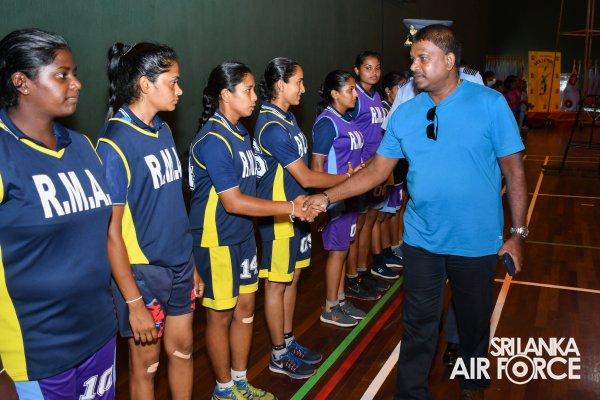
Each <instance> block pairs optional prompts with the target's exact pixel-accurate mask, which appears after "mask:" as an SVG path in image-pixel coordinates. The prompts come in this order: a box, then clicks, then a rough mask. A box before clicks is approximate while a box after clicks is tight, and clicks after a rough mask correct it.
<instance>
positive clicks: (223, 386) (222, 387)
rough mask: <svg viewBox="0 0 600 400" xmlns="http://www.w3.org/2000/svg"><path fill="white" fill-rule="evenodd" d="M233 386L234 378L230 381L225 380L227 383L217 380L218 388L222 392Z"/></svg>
mask: <svg viewBox="0 0 600 400" xmlns="http://www.w3.org/2000/svg"><path fill="white" fill-rule="evenodd" d="M231 387H233V380H231V381H229V382H225V383H221V382H219V381H217V389H219V391H220V392H222V391H224V390H227V389H229V388H231Z"/></svg>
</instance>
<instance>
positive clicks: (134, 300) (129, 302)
mask: <svg viewBox="0 0 600 400" xmlns="http://www.w3.org/2000/svg"><path fill="white" fill-rule="evenodd" d="M142 297H143V296H140V297H138V298H135V299H133V300H125V303H126V304H131V303H135V302H136V301H138V300H141V299H142Z"/></svg>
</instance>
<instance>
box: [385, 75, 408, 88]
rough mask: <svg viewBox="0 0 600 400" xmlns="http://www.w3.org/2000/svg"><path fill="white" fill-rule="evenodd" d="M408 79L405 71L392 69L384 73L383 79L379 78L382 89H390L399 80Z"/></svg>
mask: <svg viewBox="0 0 600 400" xmlns="http://www.w3.org/2000/svg"><path fill="white" fill-rule="evenodd" d="M406 79H408V77H407V74H406V73H405V72H398V71H392V72H388V73H387V74H385V76H384V77H383V79H382V80H381V87H382V88H383V90H385V89H392V88H393V87H394V86H396V85H397V84H398V83H399V82H400V81H401V80H406Z"/></svg>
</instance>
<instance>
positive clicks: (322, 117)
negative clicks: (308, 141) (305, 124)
mask: <svg viewBox="0 0 600 400" xmlns="http://www.w3.org/2000/svg"><path fill="white" fill-rule="evenodd" d="M363 145H364V139H363V134H362V133H361V131H360V129H359V128H358V126H357V125H356V124H355V123H354V121H352V120H351V119H345V118H344V117H342V116H341V115H340V113H338V112H337V111H336V110H335V109H333V107H331V106H329V107H327V108H326V109H325V110H323V112H322V113H321V114H319V116H318V117H317V120H316V122H315V125H314V127H313V153H314V154H320V155H323V156H325V166H324V168H325V172H327V173H328V174H343V173H346V172H348V162H350V163H352V167H353V168H354V167H356V166H357V165H359V164H360V163H361V162H362V161H361V154H362V151H363Z"/></svg>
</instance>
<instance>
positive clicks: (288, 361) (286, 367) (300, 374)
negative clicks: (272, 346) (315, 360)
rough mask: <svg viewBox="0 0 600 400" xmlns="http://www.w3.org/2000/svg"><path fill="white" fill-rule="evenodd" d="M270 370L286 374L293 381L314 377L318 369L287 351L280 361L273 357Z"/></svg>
mask: <svg viewBox="0 0 600 400" xmlns="http://www.w3.org/2000/svg"><path fill="white" fill-rule="evenodd" d="M269 370H271V371H273V372H276V373H278V374H284V375H287V376H289V377H290V378H293V379H307V378H310V377H311V376H313V375H314V374H315V373H316V372H317V369H316V368H315V367H313V366H312V365H310V364H306V363H304V362H302V360H300V359H299V358H297V357H296V356H295V355H293V354H292V353H290V352H289V351H287V352H286V353H284V354H283V355H281V357H279V359H278V360H276V359H275V358H274V357H273V355H271V361H269Z"/></svg>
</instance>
